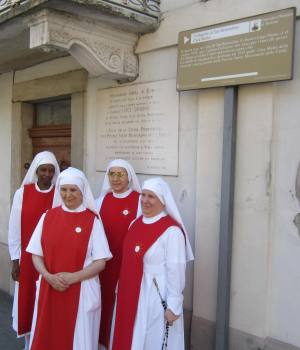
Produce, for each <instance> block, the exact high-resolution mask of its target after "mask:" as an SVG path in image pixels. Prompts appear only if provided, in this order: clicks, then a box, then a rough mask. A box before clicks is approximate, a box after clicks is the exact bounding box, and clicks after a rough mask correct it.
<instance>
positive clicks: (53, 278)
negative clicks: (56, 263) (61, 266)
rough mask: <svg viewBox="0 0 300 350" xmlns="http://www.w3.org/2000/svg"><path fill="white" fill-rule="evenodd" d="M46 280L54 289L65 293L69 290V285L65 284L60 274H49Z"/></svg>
mask: <svg viewBox="0 0 300 350" xmlns="http://www.w3.org/2000/svg"><path fill="white" fill-rule="evenodd" d="M44 278H45V279H46V281H47V282H48V283H49V284H50V286H51V287H52V288H54V289H55V290H57V291H59V292H64V291H65V290H66V289H68V288H69V284H67V283H65V282H64V281H63V279H62V278H61V277H60V276H59V274H51V273H47V274H46V275H45V276H44Z"/></svg>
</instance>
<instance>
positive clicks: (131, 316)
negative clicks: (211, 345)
mask: <svg viewBox="0 0 300 350" xmlns="http://www.w3.org/2000/svg"><path fill="white" fill-rule="evenodd" d="M190 260H193V253H192V250H191V246H190V243H189V239H188V235H187V232H186V229H185V227H184V225H183V222H182V219H181V216H180V214H179V211H178V208H177V205H176V203H175V200H174V198H173V196H172V193H171V190H170V188H169V186H168V184H167V183H166V182H165V181H164V180H163V179H161V178H153V179H149V180H147V181H145V182H144V184H143V187H142V195H141V215H140V216H138V218H137V219H136V220H135V221H134V222H133V223H132V224H131V226H130V228H129V231H128V233H127V235H126V237H125V240H124V245H123V260H122V265H121V271H120V279H119V283H118V290H117V302H116V310H115V317H114V325H113V329H112V341H111V348H112V349H113V350H161V349H167V348H168V349H172V350H184V329H183V294H182V293H183V289H184V286H185V268H186V262H187V261H190Z"/></svg>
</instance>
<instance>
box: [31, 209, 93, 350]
mask: <svg viewBox="0 0 300 350" xmlns="http://www.w3.org/2000/svg"><path fill="white" fill-rule="evenodd" d="M94 218H95V214H94V213H92V212H91V211H90V210H85V211H83V212H66V211H64V210H63V209H62V208H61V207H58V208H54V209H51V210H49V211H48V212H47V214H46V216H45V220H44V224H43V231H42V238H41V243H42V249H43V254H44V262H45V266H46V268H47V270H48V271H49V272H50V273H58V272H75V271H79V270H82V269H83V265H84V261H85V258H86V253H87V247H88V242H89V239H90V235H91V232H92V228H93V223H94ZM78 231H80V232H78ZM80 286H81V283H80V282H79V283H75V284H73V285H71V286H70V287H69V288H68V289H67V290H65V291H64V292H59V291H56V290H55V289H54V288H52V287H51V286H50V285H49V284H48V283H47V282H46V280H45V279H44V278H42V280H41V287H40V293H39V300H38V314H37V320H36V328H35V332H34V337H33V342H32V347H31V350H72V349H73V339H74V331H75V325H76V319H77V311H78V305H79V297H80Z"/></svg>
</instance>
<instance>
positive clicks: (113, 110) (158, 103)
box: [96, 79, 178, 175]
mask: <svg viewBox="0 0 300 350" xmlns="http://www.w3.org/2000/svg"><path fill="white" fill-rule="evenodd" d="M98 110H99V113H98V118H97V136H96V137H97V165H96V169H97V170H98V171H104V170H105V169H106V166H107V164H108V162H109V161H110V160H112V159H115V158H122V159H126V160H128V161H129V162H130V163H131V164H132V165H133V167H134V169H135V171H136V172H137V173H141V174H157V175H177V174H178V93H177V91H176V81H175V79H174V80H173V79H172V80H162V81H158V82H153V83H145V84H136V85H131V86H125V87H118V88H111V89H105V90H101V91H99V93H98Z"/></svg>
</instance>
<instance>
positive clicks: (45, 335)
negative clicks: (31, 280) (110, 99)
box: [27, 167, 112, 350]
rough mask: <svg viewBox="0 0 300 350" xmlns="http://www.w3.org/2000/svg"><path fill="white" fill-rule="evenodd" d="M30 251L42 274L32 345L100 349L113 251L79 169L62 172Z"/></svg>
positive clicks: (51, 349) (71, 349)
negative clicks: (103, 281) (105, 277)
mask: <svg viewBox="0 0 300 350" xmlns="http://www.w3.org/2000/svg"><path fill="white" fill-rule="evenodd" d="M27 251H28V252H29V253H31V254H32V259H33V262H34V265H35V267H36V269H37V270H38V271H39V273H40V279H39V284H38V289H37V293H36V302H35V310H34V317H33V322H32V330H31V338H30V349H32V350H34V349H38V350H39V349H44V348H45V349H47V350H57V349H64V350H82V349H85V350H97V349H98V339H99V327H100V314H101V291H100V285H99V277H98V274H99V272H100V271H101V270H103V269H104V267H105V262H106V260H108V259H110V258H111V257H112V255H111V253H110V250H109V247H108V243H107V239H106V236H105V233H104V230H103V226H102V222H101V220H100V219H99V216H98V213H97V211H96V208H95V204H94V199H93V195H92V192H91V189H90V186H89V184H88V181H87V179H86V177H85V175H84V174H83V172H82V171H80V170H79V169H75V168H72V167H70V168H68V169H66V170H64V171H63V172H62V173H61V174H60V175H59V177H58V179H57V183H56V190H55V196H54V200H53V208H52V209H50V210H49V211H48V212H47V213H46V214H44V215H43V216H42V217H41V219H40V221H39V223H38V225H37V227H36V229H35V231H34V233H33V235H32V238H31V240H30V242H29V245H28V247H27ZM58 292H59V293H58Z"/></svg>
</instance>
